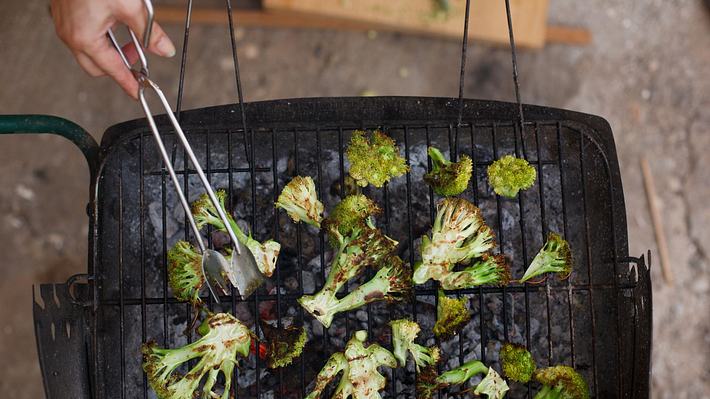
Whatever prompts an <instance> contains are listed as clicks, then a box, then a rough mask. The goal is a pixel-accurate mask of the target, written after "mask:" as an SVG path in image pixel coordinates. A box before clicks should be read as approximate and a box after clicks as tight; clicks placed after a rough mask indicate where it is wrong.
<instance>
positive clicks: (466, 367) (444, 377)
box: [436, 360, 488, 386]
mask: <svg viewBox="0 0 710 399" xmlns="http://www.w3.org/2000/svg"><path fill="white" fill-rule="evenodd" d="M486 372H488V366H486V365H485V364H483V362H481V361H480V360H471V361H469V362H467V363H464V364H462V365H461V366H459V367H456V368H455V369H452V370H449V371H447V372H445V373H443V374H441V375H440V376H439V377H437V379H436V381H437V383H439V384H443V385H446V386H449V385H457V384H463V383H464V382H466V381H468V380H469V379H470V378H471V377H473V376H474V375H476V374H482V373H486Z"/></svg>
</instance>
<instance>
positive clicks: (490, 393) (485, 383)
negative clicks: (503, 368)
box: [473, 367, 510, 399]
mask: <svg viewBox="0 0 710 399" xmlns="http://www.w3.org/2000/svg"><path fill="white" fill-rule="evenodd" d="M509 389H510V388H509V387H508V383H507V382H505V380H504V379H503V378H501V376H500V375H498V373H497V372H496V371H495V370H493V367H489V368H488V374H486V376H485V377H483V379H482V380H481V382H479V383H478V385H476V389H474V390H473V393H475V394H476V395H486V397H487V398H488V399H503V397H504V396H505V393H506V392H508V390H509Z"/></svg>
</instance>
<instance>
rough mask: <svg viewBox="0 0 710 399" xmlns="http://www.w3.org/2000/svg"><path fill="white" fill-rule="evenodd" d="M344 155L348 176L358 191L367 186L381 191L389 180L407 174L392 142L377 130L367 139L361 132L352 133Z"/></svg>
mask: <svg viewBox="0 0 710 399" xmlns="http://www.w3.org/2000/svg"><path fill="white" fill-rule="evenodd" d="M346 154H347V155H348V159H349V160H350V176H352V177H353V178H354V179H355V181H356V182H357V184H358V185H359V186H361V187H365V186H367V185H368V184H372V185H373V186H375V187H382V186H383V185H384V184H385V183H386V182H387V181H389V180H390V179H391V178H393V177H397V176H401V175H403V174H405V173H407V171H408V170H409V166H407V161H405V159H404V158H402V156H400V155H399V148H397V146H396V145H395V142H394V140H392V139H391V138H390V137H389V136H387V135H386V134H384V133H382V132H380V131H379V130H375V131H374V132H372V135H371V136H370V137H368V134H367V132H365V131H362V130H356V131H354V132H353V135H352V138H351V140H350V145H349V146H348V149H347V150H346Z"/></svg>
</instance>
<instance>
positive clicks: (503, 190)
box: [488, 155, 537, 198]
mask: <svg viewBox="0 0 710 399" xmlns="http://www.w3.org/2000/svg"><path fill="white" fill-rule="evenodd" d="M536 178H537V171H536V170H535V168H534V167H533V166H531V165H530V164H529V163H528V161H526V160H525V159H522V158H516V157H514V156H513V155H505V156H503V157H502V158H500V159H499V160H497V161H495V162H493V163H492V164H491V165H490V166H488V183H489V184H490V185H491V187H493V190H494V191H495V192H496V194H498V195H502V196H504V197H508V198H515V196H516V195H518V191H520V190H527V189H529V188H530V187H532V185H533V184H534V183H535V179H536Z"/></svg>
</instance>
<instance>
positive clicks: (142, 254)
mask: <svg viewBox="0 0 710 399" xmlns="http://www.w3.org/2000/svg"><path fill="white" fill-rule="evenodd" d="M143 137H144V136H143V135H142V134H141V138H140V142H139V143H140V144H139V153H140V158H139V160H138V170H139V171H140V173H139V176H140V180H139V187H138V190H139V200H138V201H139V208H140V216H139V218H140V225H139V234H140V245H141V250H140V261H141V343H143V344H144V343H146V340H147V326H146V319H147V316H146V295H145V202H144V193H145V190H144V189H145V187H144V186H145V181H144V180H145V179H144V177H143V170H144V158H145V152H144V149H145V146H144V144H143ZM147 397H148V377H147V376H146V374H145V373H143V399H146V398H147Z"/></svg>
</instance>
